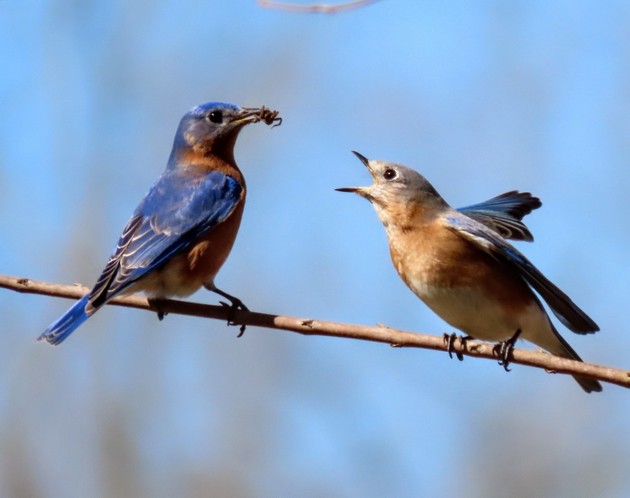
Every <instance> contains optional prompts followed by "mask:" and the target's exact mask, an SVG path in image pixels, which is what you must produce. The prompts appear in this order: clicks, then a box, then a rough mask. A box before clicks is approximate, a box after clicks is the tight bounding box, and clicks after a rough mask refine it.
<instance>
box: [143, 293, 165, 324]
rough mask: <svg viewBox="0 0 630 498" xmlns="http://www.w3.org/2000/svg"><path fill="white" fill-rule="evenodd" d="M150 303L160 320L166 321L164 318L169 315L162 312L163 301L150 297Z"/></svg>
mask: <svg viewBox="0 0 630 498" xmlns="http://www.w3.org/2000/svg"><path fill="white" fill-rule="evenodd" d="M147 300H148V301H149V306H151V308H153V309H154V310H155V312H156V313H157V317H158V320H160V321H162V320H164V317H165V316H166V315H168V313H167V312H166V311H162V299H160V298H159V297H150V298H148V299H147Z"/></svg>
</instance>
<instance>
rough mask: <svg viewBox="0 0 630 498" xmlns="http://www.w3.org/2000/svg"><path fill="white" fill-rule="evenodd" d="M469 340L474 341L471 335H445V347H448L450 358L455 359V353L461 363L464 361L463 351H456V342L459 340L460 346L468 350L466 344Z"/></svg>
mask: <svg viewBox="0 0 630 498" xmlns="http://www.w3.org/2000/svg"><path fill="white" fill-rule="evenodd" d="M468 339H472V337H470V336H469V335H457V334H456V333H455V332H452V333H450V334H444V345H445V346H446V352H447V353H448V357H449V358H453V352H454V353H455V356H456V357H457V359H458V360H459V361H464V355H463V354H462V352H461V351H454V350H453V346H454V345H455V341H457V340H459V344H460V345H461V347H462V348H463V349H466V343H467V342H468Z"/></svg>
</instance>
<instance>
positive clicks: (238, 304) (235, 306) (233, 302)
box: [204, 284, 249, 337]
mask: <svg viewBox="0 0 630 498" xmlns="http://www.w3.org/2000/svg"><path fill="white" fill-rule="evenodd" d="M204 287H205V288H206V289H208V290H209V291H211V292H214V293H215V294H219V296H221V297H224V298H225V299H227V300H228V301H230V304H228V303H226V302H225V301H219V302H220V303H221V306H225V307H227V308H229V309H228V325H238V323H236V322H235V321H234V314H235V313H236V312H237V311H249V308H248V307H247V306H245V305H244V304H243V301H241V300H240V299H239V298H237V297H234V296H232V295H230V294H228V293H227V292H224V291H222V290H221V289H219V288H218V287H216V286H215V285H214V284H211V285H204ZM245 328H246V325H241V327H240V329H239V333H238V335H237V337H241V336H242V335H243V334H244V333H245Z"/></svg>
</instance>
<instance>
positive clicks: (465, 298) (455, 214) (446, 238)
mask: <svg viewBox="0 0 630 498" xmlns="http://www.w3.org/2000/svg"><path fill="white" fill-rule="evenodd" d="M354 154H355V155H356V156H357V157H358V158H359V159H360V160H361V161H362V162H363V164H364V165H365V166H366V167H367V169H368V170H369V172H370V174H371V175H372V178H373V179H374V184H373V185H371V186H369V187H351V188H341V189H337V190H340V191H342V192H355V193H357V194H358V195H360V196H362V197H364V198H366V199H367V200H368V201H370V202H371V203H372V205H373V206H374V209H375V210H376V213H377V214H378V217H379V218H380V220H381V222H382V223H383V225H384V226H385V230H386V232H387V238H388V240H389V250H390V254H391V258H392V261H393V263H394V266H395V267H396V270H397V271H398V274H399V275H400V276H401V278H402V279H403V280H404V282H405V283H406V284H407V286H408V287H409V288H410V289H411V290H412V291H413V292H414V293H415V294H416V295H417V296H418V297H419V298H420V299H422V301H424V303H425V304H426V305H427V306H429V308H431V309H432V310H433V311H434V312H435V313H437V314H438V315H439V316H440V317H442V318H443V319H444V320H445V321H446V322H448V323H449V324H450V325H452V326H453V327H455V328H457V329H459V330H461V331H463V332H464V333H465V334H467V335H468V336H470V337H474V338H477V339H481V340H486V341H500V342H501V346H502V347H501V352H502V353H501V356H502V358H503V364H504V366H506V365H507V362H508V356H509V352H510V350H511V348H512V347H513V345H514V343H515V342H516V340H517V339H518V338H519V337H520V338H522V339H527V340H528V341H530V342H533V343H534V344H536V345H538V346H540V347H542V348H544V349H546V350H547V351H549V352H551V353H553V354H555V355H558V356H561V357H563V358H569V359H572V360H577V361H582V360H581V359H580V357H579V356H578V355H577V353H576V352H575V351H573V349H572V348H571V346H569V344H568V343H567V342H566V341H565V340H564V339H563V338H562V336H560V334H559V333H558V331H557V330H556V328H555V327H554V325H553V324H552V323H551V320H550V319H549V316H548V315H547V313H546V312H545V309H544V308H543V306H542V304H541V302H540V300H539V299H538V298H537V297H536V295H535V294H534V292H533V291H532V289H533V290H535V291H536V292H537V293H538V294H539V295H540V296H541V297H542V298H543V299H544V300H545V301H546V302H547V304H548V305H549V307H550V308H551V310H552V311H553V312H554V314H555V315H556V316H557V317H558V318H559V319H560V321H561V322H562V323H563V324H564V325H565V326H567V327H568V328H569V329H570V330H572V331H574V332H576V333H578V334H588V333H592V332H596V331H597V330H599V327H598V326H597V324H596V323H595V322H594V321H593V320H591V318H589V317H588V316H587V315H586V313H584V311H582V310H581V309H580V308H578V306H577V305H576V304H575V303H573V301H571V299H569V297H568V296H567V295H566V294H565V293H564V292H562V291H561V290H560V289H558V287H556V286H555V285H554V284H553V283H551V282H550V281H549V280H548V279H547V278H546V277H545V276H544V275H543V274H542V273H541V272H540V271H539V270H538V269H537V268H536V267H534V265H533V264H532V263H530V262H529V260H528V259H527V258H526V257H525V256H523V254H521V253H520V252H519V251H517V250H516V249H515V248H514V247H513V246H512V245H510V244H509V243H508V242H506V240H505V239H504V238H503V237H502V236H501V235H500V233H499V232H497V231H495V230H494V229H493V227H492V223H490V224H489V226H486V225H484V224H482V223H480V222H479V221H477V220H475V219H474V216H472V217H471V216H469V215H466V214H465V213H466V209H464V213H462V212H459V211H457V210H455V209H453V208H452V207H450V206H449V205H448V204H447V203H446V201H445V200H444V199H442V197H441V196H440V194H438V192H437V191H436V190H435V189H434V188H433V186H432V185H431V184H430V183H429V182H428V181H427V180H426V179H425V178H424V177H423V176H421V175H420V174H419V173H417V172H416V171H414V170H412V169H409V168H406V167H405V166H402V165H400V164H393V163H388V162H383V161H370V160H368V159H366V158H365V157H363V156H362V155H361V154H358V153H356V152H355V153H354ZM482 205H483V203H482ZM482 211H483V209H482ZM491 211H492V210H491ZM517 218H518V216H517ZM575 380H577V382H578V383H579V384H580V386H581V387H582V389H584V390H585V391H586V392H591V391H601V390H602V386H601V385H600V384H599V382H597V381H596V380H592V379H590V378H587V377H582V376H579V375H576V376H575Z"/></svg>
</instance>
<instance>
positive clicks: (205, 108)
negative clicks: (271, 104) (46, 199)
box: [39, 102, 282, 345]
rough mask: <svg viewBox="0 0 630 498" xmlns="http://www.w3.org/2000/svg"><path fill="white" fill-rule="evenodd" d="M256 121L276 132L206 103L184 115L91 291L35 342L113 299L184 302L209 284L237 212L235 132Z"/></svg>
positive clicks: (62, 331) (263, 113) (262, 113)
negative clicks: (135, 296)
mask: <svg viewBox="0 0 630 498" xmlns="http://www.w3.org/2000/svg"><path fill="white" fill-rule="evenodd" d="M258 121H263V122H265V123H266V124H268V125H269V124H272V123H274V124H275V125H279V124H280V123H281V122H282V119H281V118H279V117H278V112H277V111H271V110H270V109H267V108H265V107H261V108H242V107H238V106H235V105H233V104H224V103H216V102H212V103H208V104H203V105H200V106H198V107H195V108H194V109H192V110H191V111H190V112H188V113H187V114H185V115H184V117H183V118H182V120H181V121H180V123H179V128H178V129H177V133H176V134H175V141H174V143H173V149H172V151H171V156H170V158H169V160H168V163H167V165H166V169H165V170H164V172H163V173H162V175H161V176H160V177H159V178H158V180H157V182H156V183H155V184H154V185H153V187H151V189H150V190H149V192H148V193H147V194H146V195H145V197H144V198H143V199H142V201H140V204H139V205H138V207H137V208H136V210H135V211H134V213H133V215H132V216H131V219H130V220H129V221H128V222H127V225H126V226H125V228H124V229H123V232H122V234H121V236H120V239H119V240H118V245H117V246H116V249H115V250H114V253H113V254H112V256H111V257H110V258H109V261H108V262H107V264H106V265H105V268H104V270H103V272H102V273H101V276H100V277H99V279H98V280H97V282H96V284H95V285H94V288H93V289H92V290H91V291H90V292H89V293H88V294H86V295H85V296H83V298H81V299H80V300H79V301H77V302H76V303H75V305H74V306H72V308H70V309H69V310H68V311H67V312H66V313H65V314H64V315H63V316H61V317H60V318H59V319H58V320H56V321H55V322H54V323H52V324H51V325H50V326H49V327H48V328H47V329H46V330H45V331H44V332H43V333H42V334H41V335H40V336H39V340H46V341H48V342H49V343H50V344H54V345H57V344H60V343H61V342H62V341H63V340H64V339H65V338H66V337H68V336H69V335H70V334H71V333H72V332H73V331H74V330H75V329H76V328H77V327H78V326H79V325H81V324H82V323H83V322H84V321H85V320H87V319H88V318H89V317H90V316H92V315H93V314H94V313H95V312H96V311H97V310H98V309H99V308H100V307H101V306H103V305H104V304H105V303H107V302H108V301H109V300H110V299H112V298H113V297H114V296H117V295H119V294H131V293H133V292H139V291H144V292H145V293H146V294H147V295H148V296H149V297H151V298H165V297H170V296H188V295H190V294H192V293H193V292H195V291H196V290H197V289H199V288H200V287H201V286H204V287H205V288H206V289H208V290H211V291H213V292H215V293H217V294H219V295H221V296H223V297H224V298H226V299H228V300H229V301H230V303H231V307H232V308H233V309H245V310H246V309H247V308H246V307H245V306H244V305H243V303H242V302H241V301H240V300H239V299H237V298H235V297H234V296H231V295H229V294H227V293H225V292H223V291H222V290H220V289H218V288H217V287H216V286H215V285H214V278H215V276H216V274H217V272H218V271H219V269H220V268H221V266H222V265H223V263H224V262H225V260H226V259H227V257H228V254H229V253H230V250H231V249H232V245H233V244H234V240H235V239H236V233H237V231H238V228H239V225H240V222H241V217H242V215H243V207H244V205H245V194H246V187H245V178H244V177H243V174H242V173H241V171H240V170H239V169H238V166H237V165H236V162H235V161H234V145H235V143H236V138H237V136H238V134H239V132H240V131H241V129H242V128H243V127H244V126H245V125H248V124H250V123H257V122H258Z"/></svg>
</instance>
